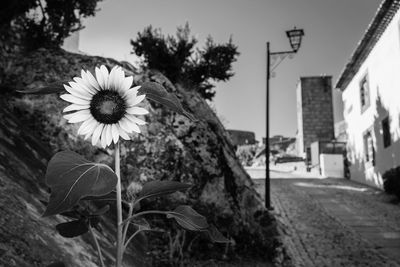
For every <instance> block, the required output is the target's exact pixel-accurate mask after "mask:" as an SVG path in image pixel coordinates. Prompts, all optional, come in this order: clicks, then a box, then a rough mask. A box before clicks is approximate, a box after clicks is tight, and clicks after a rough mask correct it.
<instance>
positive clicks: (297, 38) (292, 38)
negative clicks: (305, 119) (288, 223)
mask: <svg viewBox="0 0 400 267" xmlns="http://www.w3.org/2000/svg"><path fill="white" fill-rule="evenodd" d="M286 36H287V37H288V38H289V42H290V46H291V48H292V50H291V51H282V52H271V51H270V47H269V42H267V82H266V84H267V85H266V105H267V107H266V136H265V165H266V166H265V207H266V208H267V209H271V186H270V184H271V183H270V176H269V157H270V147H269V79H270V78H271V77H270V76H271V56H279V57H280V58H281V61H282V60H283V59H284V58H285V57H286V56H289V55H293V54H296V53H297V51H298V50H299V48H300V45H301V39H302V37H303V36H304V31H303V30H302V29H296V27H294V28H293V29H292V30H290V31H286ZM281 61H279V62H278V63H277V64H276V65H275V66H274V67H273V68H272V70H274V69H275V68H276V67H277V66H278V65H279V63H280V62H281Z"/></svg>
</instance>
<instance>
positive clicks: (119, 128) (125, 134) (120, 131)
mask: <svg viewBox="0 0 400 267" xmlns="http://www.w3.org/2000/svg"><path fill="white" fill-rule="evenodd" d="M116 126H117V128H118V132H119V135H120V136H121V137H122V138H123V139H125V140H131V138H130V137H129V135H128V134H127V133H126V132H125V131H124V130H123V129H122V128H121V126H119V124H116Z"/></svg>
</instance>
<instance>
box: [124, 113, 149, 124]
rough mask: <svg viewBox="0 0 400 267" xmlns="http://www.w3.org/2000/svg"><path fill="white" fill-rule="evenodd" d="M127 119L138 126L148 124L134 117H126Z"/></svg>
mask: <svg viewBox="0 0 400 267" xmlns="http://www.w3.org/2000/svg"><path fill="white" fill-rule="evenodd" d="M125 117H127V118H128V119H129V120H131V121H133V122H134V123H136V124H137V125H145V124H146V122H145V121H144V120H141V119H139V118H137V117H136V116H134V115H129V114H128V115H125Z"/></svg>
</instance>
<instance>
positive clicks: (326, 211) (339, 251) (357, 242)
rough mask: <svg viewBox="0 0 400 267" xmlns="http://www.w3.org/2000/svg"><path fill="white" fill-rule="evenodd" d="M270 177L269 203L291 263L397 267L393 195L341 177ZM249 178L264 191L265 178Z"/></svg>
mask: <svg viewBox="0 0 400 267" xmlns="http://www.w3.org/2000/svg"><path fill="white" fill-rule="evenodd" d="M271 176H272V179H271V203H272V206H273V209H274V213H275V214H276V218H277V219H278V221H279V222H280V223H281V225H282V229H283V233H284V234H283V242H284V244H285V246H286V248H287V250H288V254H289V255H290V256H291V258H292V260H293V263H294V265H295V266H301V267H303V266H304V267H313V266H318V267H321V266H329V267H331V266H334V267H336V266H346V267H351V266H363V267H364V266H374V267H377V266H382V267H383V266H385V267H388V266H400V205H399V204H398V202H397V203H396V202H395V201H394V197H392V196H389V195H387V194H385V193H384V192H382V191H380V190H377V189H374V188H371V187H368V186H365V185H362V184H358V183H355V182H352V181H349V180H345V179H333V178H327V179H311V178H304V177H303V178H294V177H293V176H294V175H293V174H290V173H284V172H277V171H275V172H272V173H271ZM280 177H282V178H280ZM254 181H255V182H256V184H257V190H258V191H259V192H260V193H261V194H264V193H263V192H264V179H259V180H254Z"/></svg>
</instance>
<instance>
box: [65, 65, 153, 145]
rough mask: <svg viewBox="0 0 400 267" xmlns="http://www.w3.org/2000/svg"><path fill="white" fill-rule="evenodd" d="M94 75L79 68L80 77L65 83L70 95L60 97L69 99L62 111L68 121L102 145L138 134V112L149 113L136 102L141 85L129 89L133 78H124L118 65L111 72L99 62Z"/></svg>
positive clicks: (139, 121)
mask: <svg viewBox="0 0 400 267" xmlns="http://www.w3.org/2000/svg"><path fill="white" fill-rule="evenodd" d="M95 71H96V78H95V77H94V76H93V75H92V74H91V73H90V72H89V71H86V72H85V71H84V70H82V71H81V77H75V78H74V82H69V83H68V84H69V85H64V88H65V90H67V91H68V93H69V94H63V95H61V96H60V97H61V98H62V99H63V100H65V101H67V102H70V103H71V105H69V106H67V107H66V108H65V109H64V110H63V112H68V113H67V114H65V115H64V118H65V119H67V120H68V122H69V123H80V122H82V125H81V126H80V127H79V130H78V134H80V135H84V136H85V139H88V138H90V137H92V145H96V144H97V143H98V142H99V141H100V144H101V146H102V147H104V148H105V147H107V146H109V145H110V144H111V143H112V142H113V141H114V143H117V142H118V139H119V137H120V136H121V138H123V139H125V140H130V137H129V135H128V134H130V133H132V132H136V133H140V129H139V127H138V125H144V124H145V122H144V121H143V120H141V119H139V118H138V117H137V115H145V114H148V113H149V112H148V111H147V110H146V109H144V108H141V107H137V104H139V103H140V102H142V101H143V99H144V98H145V95H138V89H139V88H140V86H136V87H133V88H131V85H132V82H133V77H132V76H129V77H125V74H124V71H123V70H122V69H121V67H118V66H115V67H114V68H112V70H111V71H110V73H109V72H108V70H107V68H106V67H105V66H104V65H102V66H101V67H100V68H96V69H95Z"/></svg>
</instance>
